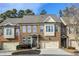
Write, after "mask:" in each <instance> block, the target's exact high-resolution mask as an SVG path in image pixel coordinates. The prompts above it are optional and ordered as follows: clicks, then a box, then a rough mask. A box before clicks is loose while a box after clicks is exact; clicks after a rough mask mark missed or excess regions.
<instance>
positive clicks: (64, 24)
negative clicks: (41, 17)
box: [60, 17, 67, 25]
mask: <svg viewBox="0 0 79 59" xmlns="http://www.w3.org/2000/svg"><path fill="white" fill-rule="evenodd" d="M60 20H61V21H62V23H63V24H64V25H67V24H66V23H65V21H64V20H63V19H62V17H60Z"/></svg>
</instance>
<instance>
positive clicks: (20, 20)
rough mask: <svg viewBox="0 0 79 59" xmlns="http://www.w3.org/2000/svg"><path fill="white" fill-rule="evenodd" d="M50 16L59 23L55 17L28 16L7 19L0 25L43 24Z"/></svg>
mask: <svg viewBox="0 0 79 59" xmlns="http://www.w3.org/2000/svg"><path fill="white" fill-rule="evenodd" d="M48 16H51V17H52V18H53V19H54V20H55V21H56V22H60V19H59V18H58V17H57V16H55V15H40V16H39V15H30V16H24V17H23V18H7V19H6V20H5V21H4V22H2V23H1V24H0V26H1V25H4V24H6V23H12V24H17V23H38V22H39V23H43V22H44V20H45V19H46V18H47V17H48Z"/></svg>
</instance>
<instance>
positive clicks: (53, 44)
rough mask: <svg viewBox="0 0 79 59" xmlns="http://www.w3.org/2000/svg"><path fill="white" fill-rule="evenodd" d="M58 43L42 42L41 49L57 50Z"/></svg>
mask: <svg viewBox="0 0 79 59" xmlns="http://www.w3.org/2000/svg"><path fill="white" fill-rule="evenodd" d="M58 47H59V43H58V42H42V48H58Z"/></svg>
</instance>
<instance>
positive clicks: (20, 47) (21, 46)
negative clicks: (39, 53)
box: [16, 45, 28, 50]
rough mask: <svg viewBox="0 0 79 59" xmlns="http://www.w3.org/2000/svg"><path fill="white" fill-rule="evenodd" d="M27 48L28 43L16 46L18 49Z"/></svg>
mask: <svg viewBox="0 0 79 59" xmlns="http://www.w3.org/2000/svg"><path fill="white" fill-rule="evenodd" d="M27 48H28V46H27V45H17V46H16V49H17V50H20V49H27Z"/></svg>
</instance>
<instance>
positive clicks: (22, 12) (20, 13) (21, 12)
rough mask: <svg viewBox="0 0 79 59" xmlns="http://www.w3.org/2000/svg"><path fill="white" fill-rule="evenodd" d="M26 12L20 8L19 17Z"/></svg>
mask: <svg viewBox="0 0 79 59" xmlns="http://www.w3.org/2000/svg"><path fill="white" fill-rule="evenodd" d="M24 14H25V13H24V10H19V12H18V17H20V18H21V17H23V15H24Z"/></svg>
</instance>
